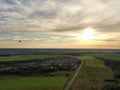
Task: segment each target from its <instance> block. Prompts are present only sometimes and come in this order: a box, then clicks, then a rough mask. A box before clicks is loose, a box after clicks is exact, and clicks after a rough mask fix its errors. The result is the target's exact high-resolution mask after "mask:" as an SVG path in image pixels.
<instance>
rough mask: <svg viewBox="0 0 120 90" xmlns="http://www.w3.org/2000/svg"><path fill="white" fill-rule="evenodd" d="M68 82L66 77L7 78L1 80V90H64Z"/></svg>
mask: <svg viewBox="0 0 120 90" xmlns="http://www.w3.org/2000/svg"><path fill="white" fill-rule="evenodd" d="M66 80H67V78H66V77H20V78H7V79H1V80H0V90H42V89H43V88H44V90H56V89H57V90H62V89H63V87H64V84H65V82H66ZM48 88H49V89H48Z"/></svg>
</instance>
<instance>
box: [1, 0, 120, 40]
mask: <svg viewBox="0 0 120 90" xmlns="http://www.w3.org/2000/svg"><path fill="white" fill-rule="evenodd" d="M119 3H120V0H114V1H113V0H0V33H8V34H7V35H6V36H7V37H4V36H3V35H5V34H3V35H2V34H1V35H2V36H1V37H0V38H1V40H2V41H4V40H5V41H7V40H13V41H14V40H16V39H17V38H16V37H11V34H12V35H14V36H17V35H19V36H20V37H22V38H21V39H23V40H26V41H27V40H28V41H43V42H57V41H61V42H65V41H70V40H72V41H76V39H75V37H73V36H69V35H71V34H73V33H78V32H79V33H80V32H81V31H82V30H84V29H85V28H88V27H92V28H94V29H95V30H96V32H99V33H100V34H101V33H102V34H104V33H105V34H109V33H114V35H113V36H115V35H118V33H120V16H119V15H120V10H119V8H120V5H119ZM23 34H25V35H23ZM27 34H35V36H31V37H27ZM60 35H61V36H60ZM36 36H40V37H36ZM8 37H9V38H8ZM15 38H16V39H15ZM63 38H64V39H63ZM19 39H20V38H19ZM116 39H117V38H116V37H115V38H114V39H113V38H112V39H111V38H106V39H104V40H103V41H115V40H116ZM99 41H102V40H99Z"/></svg>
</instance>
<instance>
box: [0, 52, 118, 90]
mask: <svg viewBox="0 0 120 90" xmlns="http://www.w3.org/2000/svg"><path fill="white" fill-rule="evenodd" d="M73 58H76V59H73ZM65 60H66V61H65ZM69 60H70V61H69ZM71 60H72V61H71ZM75 60H78V61H79V60H83V61H84V64H83V66H82V68H81V70H80V72H79V75H78V76H77V78H76V79H75V81H74V82H73V84H72V86H71V90H119V88H120V82H119V80H120V79H119V73H118V72H119V70H120V69H119V63H120V61H119V60H120V54H101V53H100V54H98V53H97V54H96V53H92V54H89V53H88V54H77V55H76V54H73V55H71V54H70V55H69V54H67V55H64V54H62V55H61V54H60V55H59V54H37V55H15V56H14V55H12V56H1V57H0V63H2V62H4V63H6V64H7V65H10V64H9V62H11V63H14V64H13V65H12V66H13V68H16V66H21V68H22V67H23V66H24V64H26V65H27V66H28V67H29V66H30V65H32V64H33V61H35V62H34V65H38V62H40V63H41V64H40V65H46V63H47V62H50V61H52V62H51V63H53V62H54V63H56V65H55V66H56V67H55V68H57V69H56V70H55V71H54V70H53V72H50V73H48V72H45V73H47V74H45V73H43V74H41V73H40V74H37V75H36V74H33V75H29V74H30V73H29V74H27V75H25V76H24V75H22V76H21V75H16V74H13V75H10V76H9V75H8V76H2V75H1V76H0V90H13V89H14V90H63V89H64V87H65V86H66V84H67V83H69V81H70V78H72V76H73V75H74V72H75V71H76V68H75V69H74V70H73V69H72V68H71V69H70V70H66V69H65V68H63V66H62V68H61V67H59V65H60V66H61V65H64V67H65V65H69V66H70V65H75V64H70V63H74V62H73V61H75ZM43 61H44V63H43ZM46 61H47V62H46ZM61 61H62V62H61ZM63 61H64V63H63ZM16 62H17V63H16ZM23 62H24V64H23ZM26 62H30V63H26ZM31 62H32V64H31ZM111 62H112V64H111ZM18 63H19V65H18ZM61 63H62V64H61ZM66 63H68V64H66ZM15 64H16V65H15ZM7 65H6V66H7ZM47 65H48V66H47V67H49V65H50V64H48V63H47ZM57 65H58V66H57ZM3 66H4V65H3ZM12 66H11V67H12ZM14 66H15V67H14ZM30 67H31V66H30ZM58 67H59V68H58ZM72 67H73V66H72ZM115 67H116V68H115ZM38 68H40V67H38ZM69 68H70V67H69ZM3 69H4V68H3ZM50 69H51V65H50ZM52 69H53V67H52ZM28 70H29V69H28ZM28 70H27V71H28ZM36 70H37V69H36ZM32 71H35V70H32ZM50 71H51V70H50ZM32 73H34V72H32ZM116 76H117V77H116ZM6 86H7V87H6Z"/></svg>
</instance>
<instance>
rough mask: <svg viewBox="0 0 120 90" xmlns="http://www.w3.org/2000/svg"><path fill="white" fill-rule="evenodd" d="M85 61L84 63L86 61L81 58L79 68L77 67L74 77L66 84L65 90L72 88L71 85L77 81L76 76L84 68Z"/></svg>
mask: <svg viewBox="0 0 120 90" xmlns="http://www.w3.org/2000/svg"><path fill="white" fill-rule="evenodd" d="M83 63H84V61H83V60H81V64H80V66H79V67H78V69H77V71H76V72H75V74H74V76H73V77H72V79H71V80H70V82H69V83H68V85H66V87H65V89H64V90H70V88H71V85H72V83H73V82H74V81H75V79H76V77H77V76H78V74H79V71H80V69H81V68H82V65H83Z"/></svg>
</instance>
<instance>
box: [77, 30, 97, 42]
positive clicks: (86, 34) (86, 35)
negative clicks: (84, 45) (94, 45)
mask: <svg viewBox="0 0 120 90" xmlns="http://www.w3.org/2000/svg"><path fill="white" fill-rule="evenodd" d="M78 38H79V39H80V40H82V41H91V40H94V39H95V38H96V34H95V30H94V29H93V28H87V29H85V30H84V31H83V32H82V33H81V34H80V35H78Z"/></svg>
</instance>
